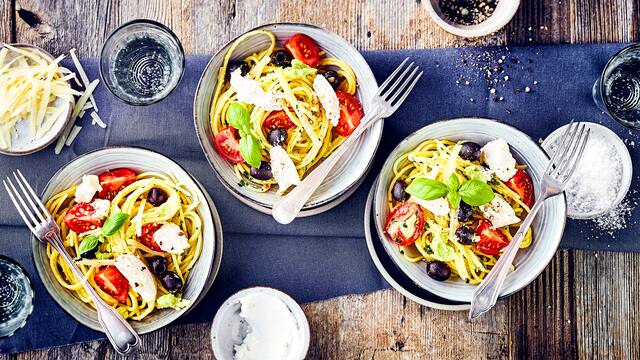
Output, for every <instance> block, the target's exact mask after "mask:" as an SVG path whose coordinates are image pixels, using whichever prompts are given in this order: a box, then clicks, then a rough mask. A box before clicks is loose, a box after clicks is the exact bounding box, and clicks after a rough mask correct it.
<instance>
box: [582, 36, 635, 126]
mask: <svg viewBox="0 0 640 360" xmlns="http://www.w3.org/2000/svg"><path fill="white" fill-rule="evenodd" d="M592 93H593V101H595V103H596V105H597V106H598V107H599V108H600V109H601V110H602V111H604V112H606V113H607V114H609V116H611V117H612V118H613V119H614V120H616V121H618V122H619V123H621V124H622V125H624V126H627V127H630V128H632V129H636V130H639V129H640V44H636V45H630V46H627V47H625V48H623V49H622V50H620V51H618V52H617V53H616V54H615V55H613V57H611V59H610V60H609V62H608V63H607V65H606V66H605V67H604V70H603V71H602V75H601V76H600V78H599V79H598V80H597V81H596V82H595V84H594V85H593V91H592Z"/></svg>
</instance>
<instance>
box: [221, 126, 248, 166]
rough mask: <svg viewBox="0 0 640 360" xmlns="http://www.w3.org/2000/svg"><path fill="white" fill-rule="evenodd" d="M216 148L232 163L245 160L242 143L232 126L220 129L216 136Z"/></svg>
mask: <svg viewBox="0 0 640 360" xmlns="http://www.w3.org/2000/svg"><path fill="white" fill-rule="evenodd" d="M214 144H215V148H216V151H217V152H218V154H220V155H222V157H223V158H225V159H227V160H229V161H231V162H232V163H241V162H244V158H243V157H242V154H240V144H239V143H238V139H236V136H235V130H234V129H233V128H232V127H231V126H227V127H226V128H224V129H222V130H220V132H219V133H218V134H216V137H215V142H214Z"/></svg>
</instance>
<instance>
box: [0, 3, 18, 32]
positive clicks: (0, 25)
mask: <svg viewBox="0 0 640 360" xmlns="http://www.w3.org/2000/svg"><path fill="white" fill-rule="evenodd" d="M13 14H14V12H13V1H11V0H7V1H2V2H0V19H2V21H1V22H0V42H9V43H11V42H14V41H15V39H14V37H15V36H14V35H15V31H14V24H15V21H14V18H13Z"/></svg>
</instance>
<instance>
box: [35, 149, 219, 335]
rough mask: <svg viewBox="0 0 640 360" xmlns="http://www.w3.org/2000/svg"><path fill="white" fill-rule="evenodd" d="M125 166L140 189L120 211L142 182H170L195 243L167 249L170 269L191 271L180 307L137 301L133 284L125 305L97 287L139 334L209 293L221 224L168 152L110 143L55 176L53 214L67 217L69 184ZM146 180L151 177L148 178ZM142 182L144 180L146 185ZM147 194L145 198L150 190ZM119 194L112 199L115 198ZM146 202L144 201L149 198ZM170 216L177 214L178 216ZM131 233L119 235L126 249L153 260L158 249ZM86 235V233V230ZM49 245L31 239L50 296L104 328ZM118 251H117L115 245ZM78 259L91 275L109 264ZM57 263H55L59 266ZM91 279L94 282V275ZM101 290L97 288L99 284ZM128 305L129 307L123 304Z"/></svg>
mask: <svg viewBox="0 0 640 360" xmlns="http://www.w3.org/2000/svg"><path fill="white" fill-rule="evenodd" d="M121 168H127V169H131V170H133V171H135V172H136V173H137V175H138V178H137V180H136V182H135V183H134V184H132V186H131V187H136V189H134V190H127V193H128V194H130V196H126V197H124V198H123V199H122V202H121V201H118V204H119V206H118V208H119V209H120V211H122V212H125V213H126V211H127V210H126V209H127V208H129V207H131V205H127V204H126V201H127V200H130V201H133V200H134V199H132V198H131V196H135V195H134V194H137V193H139V192H145V189H144V188H143V187H145V186H147V185H148V186H151V185H153V187H157V186H160V188H161V189H162V187H164V186H165V185H163V184H167V183H168V184H172V185H170V186H171V187H175V189H176V192H177V193H178V195H179V197H180V200H179V201H180V204H181V206H182V210H180V211H178V213H176V215H175V216H178V217H180V216H182V217H183V218H184V219H186V218H187V216H189V218H188V219H187V220H188V221H187V222H186V223H185V222H184V221H182V222H180V224H181V225H180V226H181V227H183V230H184V231H185V234H186V236H187V237H188V238H189V242H190V244H191V246H190V247H189V248H188V249H187V250H186V251H185V252H184V253H183V254H181V255H172V254H168V253H166V254H168V255H171V256H174V257H175V258H171V259H170V260H169V270H172V271H174V272H178V271H177V270H175V269H176V266H179V267H180V268H181V270H180V272H182V271H184V269H188V270H187V271H188V273H183V274H182V276H183V277H184V283H183V284H184V286H183V287H182V290H181V291H179V292H178V294H179V297H180V298H181V299H184V300H188V302H189V304H188V306H186V307H182V308H180V309H172V308H163V309H158V308H156V306H157V304H156V303H155V302H154V303H153V305H151V304H150V303H149V302H146V301H142V299H136V301H135V303H134V301H133V300H132V299H134V298H136V297H137V296H138V297H139V296H140V293H136V290H135V289H133V288H129V290H128V294H127V301H126V303H124V304H122V303H121V302H117V301H115V299H116V297H110V296H108V295H109V294H107V293H105V292H103V291H98V293H99V294H101V296H102V297H103V299H105V301H107V303H109V304H112V306H118V307H119V308H120V307H123V309H122V310H123V311H127V314H128V315H127V316H128V317H129V322H130V324H131V325H132V326H133V328H134V329H136V331H137V332H138V333H140V334H144V333H148V332H151V331H155V330H157V329H159V328H162V327H164V326H166V325H168V324H169V323H171V322H173V321H174V320H176V319H177V318H178V317H180V316H182V315H183V314H185V313H187V312H188V311H189V310H191V309H193V308H194V307H195V306H196V305H197V303H198V302H199V301H200V300H201V299H202V298H203V297H204V295H205V294H206V293H207V291H208V290H209V288H210V287H211V286H212V284H213V281H214V279H215V277H216V275H217V272H218V269H219V267H220V261H221V257H222V228H221V225H220V219H219V216H218V213H217V210H216V208H215V205H214V204H213V202H212V200H211V198H210V197H209V195H208V194H207V193H206V191H204V190H203V188H202V187H201V186H200V185H199V184H198V182H197V181H196V180H195V179H193V178H192V177H191V175H189V173H187V172H186V171H185V170H184V169H183V168H182V167H180V165H178V164H177V163H175V162H174V161H172V160H170V159H169V158H167V157H165V156H164V155H161V154H159V153H156V152H154V151H151V150H147V149H143V148H133V147H108V148H103V149H99V150H96V151H92V152H89V153H86V154H84V155H82V156H80V157H78V158H76V159H74V160H73V161H71V162H69V163H68V164H67V165H65V166H64V167H62V168H61V169H60V170H59V171H58V172H57V173H56V174H55V175H54V176H53V177H52V178H51V180H50V181H49V183H48V184H47V186H46V187H45V189H44V191H43V193H42V199H43V202H45V204H47V206H49V207H50V208H51V210H53V215H54V218H56V221H63V222H64V220H62V218H63V216H64V215H65V213H66V212H67V211H68V207H69V206H70V205H66V204H67V203H66V202H65V200H63V199H62V198H61V195H60V194H62V197H64V196H65V195H66V196H67V198H68V197H71V196H73V195H70V194H71V193H70V190H69V189H72V188H73V187H75V186H76V185H78V184H80V183H81V182H82V177H83V175H98V174H101V173H103V172H105V171H111V170H114V169H121ZM147 179H148V180H150V181H149V182H147V183H145V181H146V180H147ZM156 179H159V180H160V181H156ZM136 183H141V185H140V187H137V186H136ZM142 183H145V184H146V185H144V184H142ZM128 188H129V187H128ZM149 189H150V188H149ZM149 189H146V190H149ZM123 192H124V190H123ZM168 194H169V195H168V196H169V198H172V197H174V196H175V193H174V192H173V191H169V190H168ZM96 196H98V195H96ZM118 196H120V195H118ZM141 196H142V195H141ZM144 196H145V200H146V195H144ZM136 197H137V196H136ZM117 198H118V197H116V199H117ZM58 199H60V200H58ZM116 199H114V200H113V201H116ZM66 201H69V200H66ZM167 202H170V200H167ZM58 203H59V204H58ZM135 204H139V202H138V201H137V200H136V203H134V205H135ZM142 205H144V202H143V203H142ZM62 207H65V209H61V208H62ZM138 208H140V206H138ZM150 209H151V211H153V209H158V208H157V207H155V208H149V207H148V206H147V209H146V210H144V213H145V214H146V213H147V212H149V211H150ZM56 214H57V215H56ZM112 214H113V213H112ZM137 214H138V212H137V211H136V214H132V216H130V217H129V220H128V221H127V222H126V223H125V226H124V227H123V228H122V229H123V230H122V234H127V233H128V230H132V228H131V227H132V226H134V221H135V220H134V219H135V215H137ZM180 214H183V215H180ZM171 217H172V218H173V219H176V218H175V217H173V216H171ZM194 218H198V219H199V220H200V221H199V222H198V221H196V220H194ZM141 219H142V217H141ZM145 219H146V220H145V223H147V221H149V220H148V219H147V218H145ZM189 219H191V220H189ZM166 221H167V223H169V222H171V221H172V220H171V219H166ZM141 224H142V222H141ZM185 226H186V227H185ZM68 227H69V226H68V225H66V226H65V227H64V228H63V234H62V235H63V239H65V240H64V241H66V242H68V241H73V242H74V243H76V242H77V243H81V241H80V239H77V240H74V239H76V237H79V236H78V235H75V232H74V233H71V234H69V232H70V231H71V230H69V228H68ZM132 231H133V230H132ZM119 236H121V235H119ZM131 236H132V237H130V236H129V235H125V236H124V237H120V239H122V240H124V241H125V243H126V244H127V247H128V248H129V250H127V251H126V252H129V253H133V254H136V255H138V256H143V257H144V258H145V259H146V261H147V262H148V261H149V259H150V257H151V256H152V255H153V253H149V252H148V250H143V249H144V248H141V247H140V243H138V242H139V241H140V238H136V237H135V234H133V235H131ZM84 238H86V235H85V237H84ZM84 238H83V239H84ZM130 238H131V239H133V240H136V239H137V241H138V242H136V241H133V240H132V241H129V239H130ZM69 239H71V240H69ZM118 241H119V240H118ZM113 244H117V242H114V243H113ZM136 244H137V245H136ZM65 246H72V247H71V249H74V250H73V251H74V252H79V249H80V247H78V245H77V244H76V245H70V244H69V243H65ZM110 246H115V245H110ZM118 246H119V245H118ZM48 247H49V246H48V245H44V244H42V243H40V242H39V241H37V239H35V238H32V248H33V256H34V262H35V265H36V269H37V271H38V274H39V275H40V278H41V280H42V282H43V283H44V285H45V287H46V289H47V291H48V292H49V294H50V295H51V297H52V298H53V299H54V300H55V301H56V302H57V303H58V304H59V305H60V306H61V307H62V308H63V309H64V310H65V311H66V312H67V313H69V314H70V315H71V316H72V317H73V318H75V319H76V320H77V321H79V322H80V323H82V324H83V325H85V326H87V327H89V328H91V329H94V330H97V331H102V330H101V326H100V324H99V322H98V319H97V314H96V312H95V309H94V308H93V306H92V305H90V303H89V300H88V299H87V298H86V296H84V297H85V299H81V298H82V297H83V294H82V291H81V292H79V293H76V291H74V290H73V289H69V285H72V286H75V287H77V288H81V287H80V286H76V285H74V281H75V277H73V278H69V275H67V273H68V272H65V271H64V269H63V268H61V266H62V264H61V262H60V261H58V260H56V258H55V257H53V256H52V254H53V253H52V252H51V251H52V250H49V249H48ZM113 252H116V251H115V250H113ZM126 252H125V253H126ZM159 254H160V253H157V254H156V255H159ZM75 255H78V254H75ZM176 258H177V259H181V260H180V262H178V263H173V262H175V261H177V260H176ZM94 259H95V261H97V262H96V264H89V262H91V261H94ZM182 260H184V262H182ZM79 261H80V262H82V263H83V269H85V270H83V271H86V273H87V274H91V275H88V276H90V277H91V278H92V279H93V276H94V275H95V273H96V272H98V271H100V269H104V268H105V266H107V267H108V266H109V265H108V264H106V263H105V264H99V262H100V260H99V259H96V257H92V259H89V260H87V259H84V258H83V259H79ZM172 263H173V264H174V267H173V268H171V264H172ZM176 264H177V265H176ZM183 266H184V269H183ZM52 267H55V271H54V269H53V268H52ZM87 269H88V270H87ZM159 278H160V276H158V277H157V278H156V277H155V276H154V279H155V280H154V281H155V282H156V284H157V296H158V297H159V296H161V294H163V293H164V292H166V290H163V289H164V288H163V287H161V284H162V282H161V281H160V279H159ZM91 282H92V283H95V279H93V280H91ZM77 285H79V284H77ZM130 285H131V284H130ZM131 286H133V287H135V286H137V283H136V285H135V286H134V285H131ZM94 287H96V286H94ZM96 289H98V288H97V287H96ZM98 290H99V289H98ZM156 299H157V298H156ZM125 307H126V308H127V310H125V309H124V308H125ZM119 310H121V309H119Z"/></svg>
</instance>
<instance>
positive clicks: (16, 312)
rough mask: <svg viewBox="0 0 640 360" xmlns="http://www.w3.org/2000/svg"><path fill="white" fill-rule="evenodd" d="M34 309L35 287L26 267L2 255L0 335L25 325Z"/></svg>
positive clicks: (0, 271)
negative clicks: (32, 286) (33, 287)
mask: <svg viewBox="0 0 640 360" xmlns="http://www.w3.org/2000/svg"><path fill="white" fill-rule="evenodd" d="M32 311H33V289H32V288H31V281H30V280H29V277H28V276H27V273H26V272H25V271H24V269H23V268H22V267H21V266H20V265H19V264H18V263H16V262H15V261H13V260H11V259H9V258H8V257H6V256H3V255H0V337H5V336H11V335H13V333H14V332H15V331H16V330H18V329H20V328H21V327H23V326H24V324H25V323H26V322H27V318H28V317H29V315H31V312H32Z"/></svg>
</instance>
